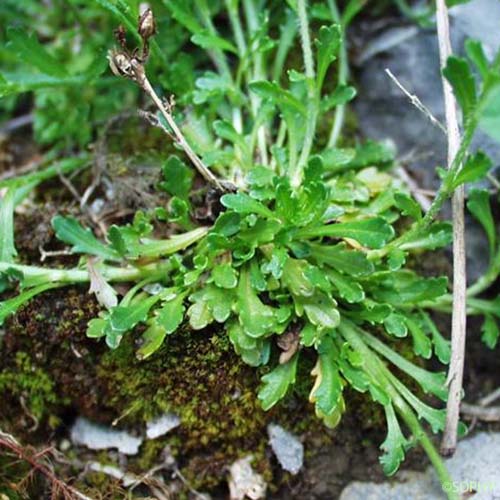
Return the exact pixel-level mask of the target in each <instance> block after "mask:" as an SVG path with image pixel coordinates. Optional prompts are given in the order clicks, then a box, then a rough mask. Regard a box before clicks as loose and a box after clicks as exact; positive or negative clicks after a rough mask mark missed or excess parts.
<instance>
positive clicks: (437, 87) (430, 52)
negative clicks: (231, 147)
mask: <svg viewBox="0 0 500 500" xmlns="http://www.w3.org/2000/svg"><path fill="white" fill-rule="evenodd" d="M450 13H451V17H452V25H451V33H452V42H453V46H454V51H455V52H456V53H463V45H464V41H465V40H466V39H467V38H475V39H478V40H480V41H481V42H482V43H483V45H484V47H485V50H486V52H487V54H489V55H492V54H493V53H495V52H496V51H497V50H498V49H499V47H500V29H499V28H498V27H499V26H500V2H499V1H498V0H474V1H472V2H468V3H466V4H463V5H458V6H456V7H454V8H453V9H451V11H450ZM411 28H413V30H412V29H411ZM368 29H370V27H369V26H368ZM361 36H362V37H363V38H364V37H365V36H366V33H365V34H364V35H363V33H362V34H361ZM368 38H369V39H368V40H366V42H365V43H364V49H362V50H361V52H360V56H359V57H358V61H362V64H361V65H360V67H359V85H358V87H359V89H358V97H357V99H356V100H355V101H354V108H355V111H356V113H357V116H358V121H359V127H360V129H361V132H362V133H363V135H364V136H365V137H367V138H371V139H376V140H387V139H390V140H392V141H393V142H394V143H395V145H396V147H397V150H398V156H399V157H400V158H404V165H405V167H406V168H407V170H408V171H409V173H410V174H411V175H412V177H413V178H414V179H415V180H416V182H417V184H418V185H419V186H420V187H422V188H424V189H436V188H437V186H438V185H439V179H438V176H437V175H436V172H435V167H436V166H444V165H445V164H446V149H447V140H446V136H445V134H444V133H443V132H442V130H440V129H439V128H438V127H436V126H434V125H432V124H431V122H430V121H429V119H428V118H427V117H425V116H424V115H423V114H422V113H421V112H420V111H418V110H417V109H416V108H415V107H414V106H413V105H412V104H411V103H410V101H409V99H408V98H407V97H406V96H405V95H404V94H403V93H402V92H401V90H400V89H399V88H398V87H397V86H396V85H395V84H394V83H393V82H392V81H391V80H390V79H389V77H388V76H387V74H386V73H385V69H386V68H389V69H390V70H391V72H392V73H393V74H394V75H395V76H396V78H397V79H398V80H399V81H400V82H401V83H402V85H403V86H404V87H405V88H406V89H407V90H408V91H409V92H410V93H412V94H415V95H416V96H418V97H419V99H420V100H421V101H422V102H423V104H424V105H425V106H426V107H427V108H428V109H429V110H430V111H431V112H432V114H433V115H434V116H435V117H436V118H437V119H438V120H440V121H441V122H442V123H444V121H445V119H444V104H443V90H442V83H441V76H440V69H439V50H438V44H437V38H436V34H435V30H434V29H418V30H417V31H415V29H414V26H413V25H410V26H407V25H404V24H403V25H402V26H393V27H391V28H388V29H384V30H383V31H382V32H381V33H378V34H376V35H370V36H368ZM472 149H473V150H475V149H482V150H483V151H485V152H486V153H487V154H488V155H489V156H490V157H491V158H492V160H493V164H494V167H495V168H496V170H497V171H498V167H499V166H500V145H499V144H498V143H496V142H495V141H494V140H493V139H491V138H490V137H489V136H487V135H486V134H484V133H482V132H481V131H480V130H479V131H478V132H477V134H476V137H475V139H474V142H473V146H472ZM445 216H449V211H448V210H447V209H446V210H445ZM474 224H475V223H474V222H472V219H470V218H469V226H468V227H473V226H474ZM474 232H475V234H474V238H473V237H472V236H470V237H469V238H468V243H467V256H468V262H467V264H468V278H469V280H470V281H475V280H476V279H477V278H478V277H479V276H480V275H481V274H482V273H483V272H484V270H485V269H486V267H487V265H488V255H487V252H485V251H484V248H486V247H487V243H486V238H485V237H484V234H483V233H482V232H481V231H479V230H477V228H476V229H475V231H474ZM476 235H477V236H478V237H479V243H478V241H476Z"/></svg>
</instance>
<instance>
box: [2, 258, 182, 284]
mask: <svg viewBox="0 0 500 500" xmlns="http://www.w3.org/2000/svg"><path fill="white" fill-rule="evenodd" d="M171 268H172V266H171V264H170V262H168V261H167V262H164V263H161V264H159V263H158V262H155V263H154V264H149V265H147V266H141V267H132V266H130V267H125V268H123V267H112V266H101V267H99V271H100V273H101V274H102V277H103V278H104V279H105V280H106V281H110V282H127V281H137V280H139V279H141V278H153V277H155V278H158V279H163V278H165V276H166V275H167V273H168V272H170V270H171ZM10 270H13V271H17V272H20V273H22V275H23V277H24V278H25V279H27V280H28V281H29V280H36V281H44V282H47V283H62V284H72V283H86V282H88V281H90V274H89V272H88V270H87V269H77V268H75V269H51V268H43V267H36V266H27V265H23V264H11V263H8V262H0V273H2V272H8V271H10Z"/></svg>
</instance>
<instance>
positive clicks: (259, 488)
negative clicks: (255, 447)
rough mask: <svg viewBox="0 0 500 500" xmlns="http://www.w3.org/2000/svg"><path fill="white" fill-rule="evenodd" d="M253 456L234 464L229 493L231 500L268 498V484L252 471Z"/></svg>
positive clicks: (231, 471)
mask: <svg viewBox="0 0 500 500" xmlns="http://www.w3.org/2000/svg"><path fill="white" fill-rule="evenodd" d="M252 458H253V457H252V455H249V456H247V457H244V458H241V459H239V460H236V462H234V463H233V464H232V465H231V467H230V469H229V473H230V476H229V492H230V498H231V500H244V499H245V498H249V499H250V500H259V499H260V498H265V496H266V483H265V481H264V479H263V477H262V476H261V475H260V474H257V473H256V472H255V471H254V470H253V469H252V465H251V462H252Z"/></svg>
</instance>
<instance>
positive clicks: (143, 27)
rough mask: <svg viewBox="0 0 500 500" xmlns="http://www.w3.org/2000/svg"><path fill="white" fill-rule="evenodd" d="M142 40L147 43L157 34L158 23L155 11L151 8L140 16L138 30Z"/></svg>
mask: <svg viewBox="0 0 500 500" xmlns="http://www.w3.org/2000/svg"><path fill="white" fill-rule="evenodd" d="M137 31H138V33H139V35H140V36H141V38H142V39H143V40H144V41H145V42H147V41H148V39H149V38H150V37H152V36H153V35H154V34H155V33H156V23H155V18H154V15H153V11H152V10H151V9H149V8H147V9H146V10H144V12H143V13H142V14H141V15H140V16H139V24H138V29H137Z"/></svg>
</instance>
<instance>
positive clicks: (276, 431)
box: [267, 424, 304, 474]
mask: <svg viewBox="0 0 500 500" xmlns="http://www.w3.org/2000/svg"><path fill="white" fill-rule="evenodd" d="M267 433H268V435H269V443H270V445H271V448H272V449H273V452H274V454H275V455H276V458H277V459H278V462H279V463H280V465H281V467H283V469H284V470H286V471H287V472H290V474H297V473H298V472H299V470H300V469H301V468H302V464H303V463H304V446H303V444H302V443H301V442H300V441H299V440H298V439H297V438H296V437H295V436H294V435H293V434H291V433H290V432H288V431H286V430H285V429H283V427H281V426H280V425H275V424H269V425H268V426H267Z"/></svg>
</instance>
